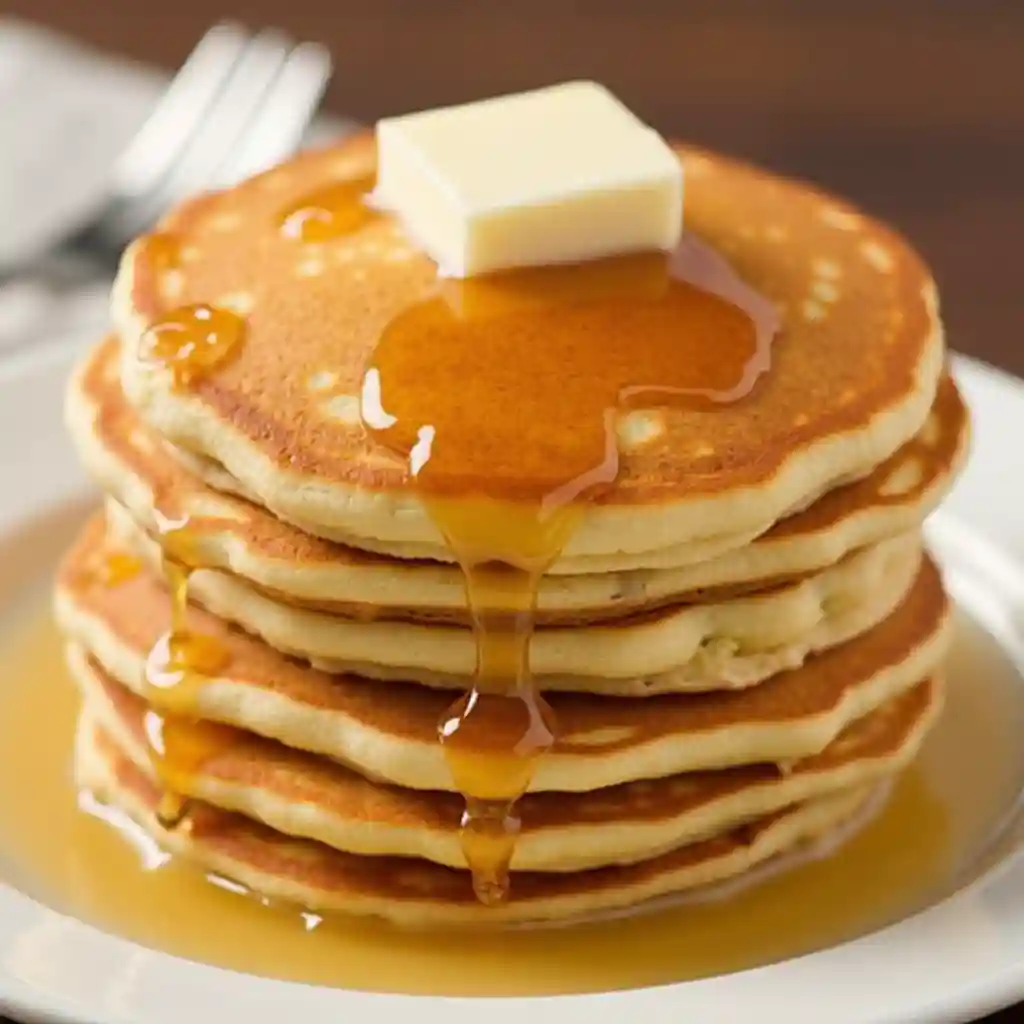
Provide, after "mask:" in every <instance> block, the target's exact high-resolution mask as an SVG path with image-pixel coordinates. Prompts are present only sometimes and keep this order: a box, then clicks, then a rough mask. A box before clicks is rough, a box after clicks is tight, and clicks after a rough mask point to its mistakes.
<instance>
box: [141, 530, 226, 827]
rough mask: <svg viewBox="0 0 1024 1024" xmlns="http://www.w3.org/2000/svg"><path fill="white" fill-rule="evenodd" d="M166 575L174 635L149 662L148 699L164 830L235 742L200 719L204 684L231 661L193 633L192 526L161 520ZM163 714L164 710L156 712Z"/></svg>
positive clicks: (223, 728)
mask: <svg viewBox="0 0 1024 1024" xmlns="http://www.w3.org/2000/svg"><path fill="white" fill-rule="evenodd" d="M160 524H161V535H162V536H161V540H162V545H163V566H162V567H163V573H164V579H165V581H166V583H167V588H168V590H169V591H170V594H171V622H170V629H169V630H168V632H167V633H166V634H164V636H162V637H161V638H160V639H159V640H158V641H157V642H156V644H154V646H153V649H152V650H151V651H150V653H149V657H148V659H147V661H146V689H147V696H148V697H149V699H150V701H151V702H152V704H153V706H154V710H152V711H150V713H149V715H148V716H147V721H146V735H147V738H148V740H149V745H150V753H151V756H152V760H153V769H154V771H155V772H156V776H157V778H158V779H159V780H160V782H161V784H162V785H163V786H164V788H165V792H164V796H163V798H162V800H161V802H160V807H159V809H158V811H157V816H158V818H159V819H160V822H161V824H162V825H164V827H165V828H173V827H175V826H177V825H179V824H180V823H181V822H182V820H183V819H184V817H185V815H186V812H187V810H188V801H187V799H186V798H185V797H183V796H182V795H181V793H182V792H184V791H187V790H188V788H189V786H188V781H189V779H190V778H192V777H193V776H194V775H195V774H196V773H197V772H198V770H199V769H200V768H201V767H202V765H203V764H204V763H205V762H206V761H207V760H208V759H211V758H213V757H215V756H216V755H217V754H218V753H220V752H221V751H223V750H224V748H225V746H226V745H229V744H230V743H231V742H233V740H234V736H235V732H234V730H232V729H230V728H229V727H227V726H222V725H219V724H217V723H213V722H206V721H203V720H202V719H201V717H200V716H199V714H198V703H199V701H198V695H199V690H200V688H201V686H202V683H203V681H204V679H206V678H207V677H210V676H215V675H217V674H218V673H220V672H221V671H223V669H224V668H225V667H226V665H227V663H228V660H229V655H228V652H227V651H226V650H225V649H224V647H223V646H222V645H221V644H220V643H219V642H218V641H217V640H216V639H214V638H213V637H210V636H205V635H204V634H202V633H197V632H195V630H192V629H189V628H188V625H187V623H186V614H187V609H188V581H189V577H190V576H191V574H192V571H193V568H194V567H195V566H196V565H197V564H198V559H197V556H196V551H195V543H194V537H193V535H192V533H191V531H190V530H189V527H188V520H187V519H179V520H171V519H167V518H161V520H160ZM156 709H159V710H156Z"/></svg>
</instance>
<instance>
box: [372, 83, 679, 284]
mask: <svg viewBox="0 0 1024 1024" xmlns="http://www.w3.org/2000/svg"><path fill="white" fill-rule="evenodd" d="M377 149H378V153H377V185H376V188H375V190H374V195H373V201H374V203H375V205H378V206H380V207H382V208H384V209H387V210H389V211H391V212H393V213H394V214H395V215H396V216H397V217H398V219H399V221H400V222H401V223H402V225H403V227H404V228H405V230H406V232H407V233H408V234H409V236H410V237H411V238H412V239H413V240H414V241H415V242H416V244H418V245H419V246H420V247H421V248H423V249H424V250H425V251H426V252H427V254H428V255H429V256H430V257H431V258H432V259H433V260H434V261H435V262H436V263H437V264H438V266H439V268H440V270H441V273H443V274H447V275H449V276H452V277H471V276H473V275H476V274H486V273H490V272H492V271H496V270H502V269H505V268H508V267H522V266H539V265H544V264H550V263H569V262H575V261H579V260H588V259H595V258H597V257H601V256H611V255H616V254H619V253H628V252H639V251H644V250H671V249H673V248H675V246H676V244H677V243H678V242H679V236H680V233H681V231H682V221H683V217H682V206H683V172H682V166H681V165H680V162H679V158H678V157H677V156H676V154H675V153H673V151H672V149H671V148H670V147H669V146H668V144H667V143H666V142H665V141H664V139H662V138H661V137H660V136H659V135H658V134H657V133H656V132H655V131H654V130H653V129H651V128H648V127H647V126H646V125H645V124H643V122H641V121H640V120H639V119H638V118H637V117H636V116H634V115H633V114H632V113H631V112H630V111H629V110H627V109H626V107H624V106H623V105H622V104H621V103H620V102H619V101H618V100H617V99H616V98H615V97H614V96H612V94H611V93H610V92H608V90H607V89H604V88H602V87H601V86H600V85H597V84H595V83H593V82H569V83H566V84H564V85H557V86H552V87H551V88H547V89H538V90H537V91H535V92H527V93H520V94H517V95H513V96H501V97H498V98H496V99H490V100H483V101H481V102H479V103H468V104H466V105H464V106H458V107H447V108H444V109H440V110H428V111H424V112H422V113H418V114H409V115H406V116H404V117H395V118H389V119H386V120H383V121H380V122H379V123H378V125H377Z"/></svg>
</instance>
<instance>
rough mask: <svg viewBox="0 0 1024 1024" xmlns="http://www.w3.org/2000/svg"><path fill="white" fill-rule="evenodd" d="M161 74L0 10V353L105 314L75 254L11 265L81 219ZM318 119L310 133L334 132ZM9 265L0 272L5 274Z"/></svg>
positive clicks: (84, 326) (62, 334)
mask: <svg viewBox="0 0 1024 1024" xmlns="http://www.w3.org/2000/svg"><path fill="white" fill-rule="evenodd" d="M166 81H167V79H166V77H165V76H164V75H163V74H161V73H159V72H157V71H154V70H153V69H151V68H147V67H144V66H142V65H139V64H136V63H134V62H131V61H128V60H124V59H115V58H112V57H110V56H108V55H105V54H100V53H97V52H95V51H93V50H89V49H87V48H85V47H83V46H81V45H79V44H77V43H74V42H72V41H70V40H68V39H65V38H63V37H61V36H59V35H56V34H55V33H53V32H50V31H48V30H45V29H41V28H38V27H36V26H34V25H30V24H27V23H25V22H22V21H17V20H14V19H10V18H0V226H2V228H0V359H3V358H4V357H5V355H7V354H10V353H12V352H14V351H15V350H17V349H24V348H25V347H26V346H29V345H33V344H44V343H45V344H48V343H52V342H55V341H66V342H67V343H68V344H76V343H79V344H80V343H84V342H87V341H89V340H91V339H94V338H96V337H97V336H98V334H99V333H100V332H102V331H103V330H104V328H105V326H106V325H107V322H108V321H107V296H108V293H109V289H110V280H109V279H108V278H106V277H105V276H103V275H101V274H98V272H97V271H96V269H95V268H94V267H93V266H92V265H91V264H90V263H88V262H86V261H79V262H77V263H76V262H73V261H69V260H67V259H61V260H59V261H56V262H51V264H50V265H49V266H47V267H44V268H42V269H40V270H39V271H36V272H33V273H31V274H29V273H24V272H18V268H19V267H24V266H26V265H28V264H29V263H30V262H31V261H32V260H33V258H34V257H37V256H38V255H39V254H41V253H45V252H46V251H47V250H48V249H49V248H50V246H51V245H52V243H53V242H54V241H55V240H57V239H60V238H61V237H63V236H65V235H66V234H67V232H68V230H69V229H70V228H72V227H74V226H77V225H78V224H79V223H81V221H82V220H84V219H85V218H87V217H88V215H89V213H90V212H91V211H92V210H93V209H95V208H96V207H97V206H98V204H99V203H100V202H102V199H103V196H104V190H105V185H106V181H107V174H108V172H109V170H110V168H111V166H112V165H113V163H114V161H115V159H116V158H117V156H118V154H119V153H120V152H121V151H122V149H123V148H124V146H125V145H126V144H127V142H128V141H129V140H130V139H131V137H132V135H133V134H134V133H135V132H136V130H137V129H138V128H139V127H140V126H141V124H142V122H143V121H144V119H145V117H146V115H147V113H148V112H149V110H150V109H151V107H152V105H153V103H154V101H155V100H156V98H157V97H158V96H159V95H160V92H161V91H162V89H163V87H164V85H165V84H166ZM345 127H346V126H345V125H344V124H343V123H342V122H340V121H329V120H326V119H322V120H320V121H319V122H318V123H317V124H316V125H315V126H314V128H313V130H312V131H311V133H310V135H311V138H312V139H313V140H314V141H315V140H316V139H320V138H323V137H326V136H327V135H330V134H335V135H336V134H338V133H339V131H342V130H344V128H345ZM12 272H13V273H14V276H13V277H12V276H10V275H11V273H12Z"/></svg>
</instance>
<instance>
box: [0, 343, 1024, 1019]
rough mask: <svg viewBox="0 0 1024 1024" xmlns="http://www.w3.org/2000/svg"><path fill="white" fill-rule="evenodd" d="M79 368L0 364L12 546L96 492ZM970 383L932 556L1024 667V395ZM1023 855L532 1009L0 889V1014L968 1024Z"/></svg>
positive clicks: (1000, 991)
mask: <svg viewBox="0 0 1024 1024" xmlns="http://www.w3.org/2000/svg"><path fill="white" fill-rule="evenodd" d="M69 359H70V355H69V353H68V352H67V351H66V350H63V349H60V348H54V347H51V348H50V349H48V350H43V349H40V350H37V351H36V352H35V353H30V354H27V355H26V354H23V355H22V356H21V357H20V360H19V361H18V362H17V363H15V362H12V361H9V362H7V363H0V479H2V480H3V482H4V486H3V489H2V491H0V535H2V534H3V533H6V532H8V531H10V530H12V529H15V528H16V527H17V526H18V525H20V524H24V523H25V521H26V520H27V519H29V518H31V517H33V516H35V515H37V514H39V513H40V512H41V511H43V510H44V509H46V508H47V507H49V506H51V505H53V504H55V503H58V502H64V501H67V500H68V499H69V498H73V497H74V496H75V495H76V494H78V493H81V492H82V491H84V489H85V488H86V487H87V484H86V481H85V479H84V476H83V474H82V472H81V470H80V469H79V468H78V465H77V463H76V461H75V459H74V457H73V455H72V453H71V449H70V446H69V444H68V443H67V441H66V440H65V437H64V432H63V428H62V424H61V410H60V407H61V396H62V390H63V382H64V378H65V376H66V373H67V369H68V365H69ZM958 372H959V377H960V380H961V382H962V383H963V385H964V388H965V390H966V394H967V399H968V401H969V403H970V405H971V407H972V410H973V413H974V418H975V424H976V430H975V450H974V455H973V459H972V461H971V464H970V468H969V470H968V472H967V473H966V474H965V476H964V478H963V480H962V482H961V483H960V484H959V485H958V487H957V489H956V492H955V494H954V495H953V496H952V498H951V500H950V501H949V503H948V505H947V506H946V507H947V510H948V511H946V512H944V513H943V515H942V517H941V519H939V520H937V521H936V522H935V523H934V524H933V527H932V540H933V543H935V544H936V545H937V547H938V554H939V556H940V558H942V559H943V560H944V561H945V562H946V563H947V565H950V564H952V566H953V573H952V582H953V586H954V590H955V591H956V593H957V597H958V598H959V599H960V600H961V601H962V602H964V603H966V604H967V605H968V606H969V610H970V611H971V612H972V613H973V614H974V615H976V616H977V617H978V618H979V619H980V620H981V621H982V622H983V623H984V624H985V626H986V628H988V629H989V630H990V631H991V632H992V633H993V635H995V636H996V637H997V638H998V640H999V642H1000V643H1001V644H1002V645H1003V646H1004V647H1006V649H1007V650H1008V651H1009V653H1010V654H1011V655H1012V656H1013V657H1014V658H1015V659H1017V661H1018V663H1020V664H1024V635H1022V631H1024V571H1022V570H1020V569H1018V565H1017V559H1018V558H1024V516H1022V515H1021V510H1022V508H1024V480H1022V478H1021V477H1020V475H1018V473H1017V467H1018V466H1019V465H1020V463H1021V459H1020V456H1019V454H1018V453H1017V452H1016V451H1015V450H1014V445H1015V444H1020V438H1021V436H1022V435H1024V384H1022V383H1020V382H1018V381H1016V380H1015V379H1013V378H1010V377H1007V376H1005V375H1003V374H1001V373H999V372H997V371H995V370H992V369H990V368H988V367H985V366H982V365H980V364H978V363H974V362H971V361H968V360H960V361H959V363H958ZM3 569H4V567H3V566H0V571H3ZM0 685H3V678H2V674H0ZM1022 686H1024V683H1022ZM1022 741H1024V737H1022ZM3 764H4V759H3V751H2V750H0V771H3V770H4V769H3ZM1022 854H1024V825H1022V824H1020V823H1017V824H1015V825H1014V826H1011V829H1010V831H1009V832H1008V834H1006V835H1004V837H1003V839H1002V840H1001V842H1000V843H999V846H998V849H997V851H996V852H995V853H994V854H993V855H992V856H991V857H990V861H991V866H990V867H988V869H987V870H986V871H985V873H984V874H983V875H982V876H981V877H980V878H977V879H976V880H975V881H973V882H972V883H971V884H969V885H968V886H967V887H966V888H964V889H962V890H961V891H960V892H958V893H956V894H955V895H953V896H951V897H950V898H948V899H946V900H944V901H942V902H941V903H939V904H937V905H934V906H932V907H931V908H929V909H928V910H926V911H924V912H922V913H920V914H917V915H916V916H914V917H912V918H910V919H908V920H905V921H902V922H900V923H899V924H896V925H894V926H892V927H889V928H886V929H884V930H883V931H880V932H876V933H875V934H872V935H869V936H866V937H864V938H862V939H858V940H857V941H854V942H850V943H846V944H844V945H841V946H837V947H835V948H832V949H828V950H824V951H822V952H819V953H814V954H811V955H808V956H804V957H800V958H798V959H795V960H789V961H786V962H783V963H780V964H775V965H772V966H769V967H763V968H759V969H757V970H751V971H745V972H742V973H739V974H732V975H728V976H725V977H720V978H711V979H708V980H705V981H697V982H691V983H688V984H680V985H668V986H664V987H659V988H649V989H642V990H638V991H629V992H619V993H614V994H609V995H589V996H562V997H555V998H542V999H531V1000H528V1001H527V1000H519V999H500V1000H486V1001H482V1000H461V999H460V1000H456V999H436V998H415V999H414V998H412V997H399V996H378V995H370V994H365V993H354V992H347V991H342V990H336V989H326V988H315V987H312V986H304V985H295V984H288V983H284V982H279V981H271V980H268V979H263V978H254V977H248V976H245V975H241V974H237V973H232V972H230V971H224V970H219V969H215V968H212V967H204V966H201V965H199V964H195V963H190V962H186V961H184V960H180V959H176V958H174V957H170V956H166V955H164V954H161V953H156V952H153V951H150V950H146V949H143V948H141V947H139V946H137V945H134V944H132V943H130V942H126V941H124V940H121V939H117V938H113V937H111V936H109V935H106V934H104V933H102V932H100V931H98V930H96V929H94V928H91V927H89V926H87V925H84V924H82V923H81V922H79V921H76V920H73V919H70V918H67V917H63V916H61V915H60V914H58V913H56V912H55V911H52V910H50V909H49V908H47V907H44V906H42V905H40V904H39V903H36V902H34V901H33V900H31V899H29V898H28V897H26V896H24V895H23V894H21V893H19V892H17V891H16V890H14V889H12V888H9V887H6V886H4V885H2V884H0V1010H6V1011H7V1012H8V1013H11V1014H13V1015H15V1016H19V1015H20V1016H22V1017H25V1018H29V1019H33V1020H36V1019H40V1018H43V1019H54V1020H60V1021H74V1022H83V1024H84V1022H89V1024H114V1022H126V1021H131V1022H133V1024H180V1022H181V1021H189V1022H190V1024H215V1022H216V1024H220V1022H222V1021H226V1020H229V1021H230V1020H244V1021H246V1022H247V1024H280V1022H281V1021H282V1020H294V1021H301V1022H302V1024H337V1022H338V1021H346V1022H350V1024H360V1022H363V1021H370V1020H373V1021H380V1020H382V1019H383V1020H387V1019H389V1018H390V1017H391V1015H392V1014H398V1013H401V1014H403V1016H404V1015H406V1014H408V1015H409V1016H408V1018H407V1019H410V1020H414V1021H416V1022H417V1024H479V1021H480V1020H485V1021H487V1024H506V1022H508V1024H521V1022H522V1021H523V1020H524V1019H525V1020H529V1021H530V1022H531V1024H564V1022H565V1020H566V1019H572V1020H586V1021H588V1024H610V1022H613V1021H615V1022H618V1021H624V1020H630V1019H632V1020H648V1021H650V1020H655V1021H661V1020H665V1021H669V1020H671V1021H676V1022H686V1024H704V1022H716V1024H717V1022H727V1024H735V1022H740V1021H750V1020H757V1021H758V1022H759V1024H854V1022H855V1024H897V1022H905V1024H911V1022H913V1024H931V1022H936V1024H937V1022H947V1021H949V1022H952V1021H967V1020H972V1019H974V1018H976V1017H979V1016H981V1015H983V1014H984V1013H986V1012H988V1011H990V1010H993V1009H996V1008H998V1007H1000V1006H1004V1005H1006V1004H1008V1003H1011V1002H1014V1001H1015V1000H1017V999H1022V998H1024V855H1022ZM852 898H856V897H855V895H853V896H852Z"/></svg>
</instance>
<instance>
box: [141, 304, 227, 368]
mask: <svg viewBox="0 0 1024 1024" xmlns="http://www.w3.org/2000/svg"><path fill="white" fill-rule="evenodd" d="M244 337H245V320H244V319H243V318H242V317H240V316H239V315H238V314H237V313H233V312H231V311H230V310H228V309H220V308H219V307H217V306H210V305H207V304H206V303H203V302H200V303H195V304H193V305H189V306H180V307H178V308H177V309H173V310H171V311H170V312H168V313H166V314H164V315H163V316H161V317H160V318H159V319H158V320H156V321H154V322H153V323H152V324H150V326H149V327H148V328H147V330H146V332H145V333H144V334H143V335H142V340H141V342H140V356H141V358H142V359H144V360H145V361H147V362H151V363H156V364H158V365H160V366H164V367H166V368H167V369H168V370H170V372H171V374H172V376H173V378H174V384H175V386H176V387H179V388H180V387H187V386H188V385H190V384H193V383H194V382H196V381H198V380H201V379H202V378H204V377H207V376H208V375H209V374H210V373H212V372H213V371H214V370H217V369H220V368H221V367H223V366H224V365H226V364H227V363H228V362H229V361H230V360H231V359H232V358H233V357H234V356H235V355H236V354H237V353H238V349H239V346H240V345H241V343H242V341H243V339H244Z"/></svg>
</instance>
